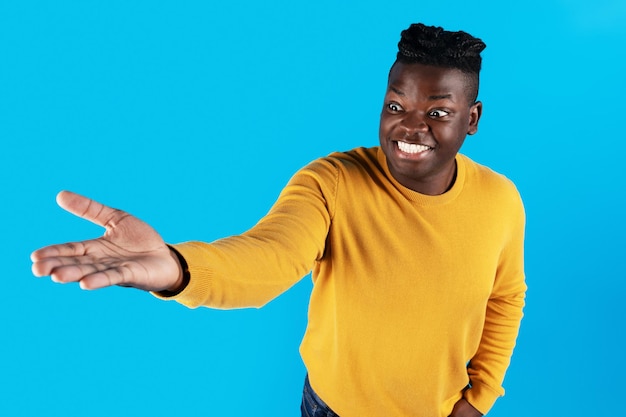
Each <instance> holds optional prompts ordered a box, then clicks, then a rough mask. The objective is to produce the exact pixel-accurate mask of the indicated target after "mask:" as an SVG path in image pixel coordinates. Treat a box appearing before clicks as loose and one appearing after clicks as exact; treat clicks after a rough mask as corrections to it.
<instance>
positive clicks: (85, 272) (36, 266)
mask: <svg viewBox="0 0 626 417" xmlns="http://www.w3.org/2000/svg"><path fill="white" fill-rule="evenodd" d="M57 203H58V204H59V206H61V207H62V208H63V209H65V210H67V211H69V212H70V213H72V214H74V215H76V216H78V217H82V218H83V219H86V220H89V221H90V222H93V223H95V224H97V225H100V226H102V227H104V228H105V229H106V231H105V233H104V235H103V236H102V237H100V238H97V239H93V240H87V241H82V242H72V243H63V244H59V245H52V246H47V247H44V248H41V249H39V250H36V251H35V252H33V253H32V255H31V260H32V261H33V266H32V270H33V274H35V276H46V275H50V277H51V278H52V280H53V281H55V282H60V283H68V282H78V283H79V284H80V286H81V288H83V289H89V290H91V289H97V288H103V287H108V286H112V285H120V286H125V287H134V288H139V289H142V290H147V291H177V290H179V289H180V287H181V286H182V285H183V273H182V269H181V266H180V263H179V261H178V259H177V257H176V255H175V254H174V253H172V251H171V250H170V248H169V247H168V246H167V245H166V244H165V242H164V241H163V239H162V238H161V236H159V234H158V233H157V232H156V231H155V230H154V229H153V228H152V227H150V226H149V225H148V224H146V223H144V222H143V221H141V220H139V219H138V218H136V217H133V216H131V215H130V214H128V213H126V212H123V211H121V210H117V209H113V208H111V207H107V206H105V205H103V204H100V203H98V202H96V201H94V200H91V199H89V198H86V197H83V196H80V195H78V194H74V193H71V192H68V191H62V192H60V193H59V194H58V195H57Z"/></svg>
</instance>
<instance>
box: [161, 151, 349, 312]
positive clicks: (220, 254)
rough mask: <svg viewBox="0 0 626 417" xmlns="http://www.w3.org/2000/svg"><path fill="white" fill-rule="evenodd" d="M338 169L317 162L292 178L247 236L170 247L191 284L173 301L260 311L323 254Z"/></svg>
mask: <svg viewBox="0 0 626 417" xmlns="http://www.w3.org/2000/svg"><path fill="white" fill-rule="evenodd" d="M336 181H337V169H336V167H335V166H333V165H332V163H330V162H329V161H328V160H318V161H315V162H313V163H311V164H310V165H308V166H307V167H305V168H303V169H302V170H300V171H299V172H298V173H296V174H295V175H294V176H293V178H292V179H291V180H290V181H289V183H288V184H287V186H286V187H285V188H284V189H283V191H282V192H281V194H280V196H279V197H278V200H277V201H276V203H275V204H274V206H273V207H272V208H271V210H270V211H269V213H268V214H267V215H266V216H265V217H263V218H262V219H261V220H260V221H259V222H258V223H257V224H256V225H255V226H254V227H253V228H252V229H250V230H248V231H247V232H245V233H243V234H241V235H238V236H231V237H228V238H224V239H220V240H217V241H215V242H213V243H203V242H186V243H180V244H176V245H173V246H174V247H175V249H176V250H177V251H178V252H179V253H180V254H181V255H182V256H183V257H184V259H185V260H186V262H187V264H188V267H189V273H190V281H189V284H188V285H187V287H186V288H185V289H184V290H183V291H182V292H180V293H179V294H177V295H176V296H174V297H163V296H162V295H160V294H155V295H156V296H157V297H159V298H166V299H173V300H176V301H178V302H180V303H181V304H184V305H186V306H188V307H190V308H195V307H199V306H207V307H212V308H221V309H232V308H244V307H261V306H263V305H265V304H266V303H268V302H269V301H271V300H272V299H274V298H275V297H277V296H278V295H280V294H281V293H283V292H284V291H286V290H287V289H288V288H290V287H291V286H292V285H294V284H295V283H296V282H297V281H298V280H299V279H301V278H302V277H303V276H304V275H306V274H307V273H308V272H310V270H311V268H312V267H313V265H314V263H315V262H316V261H317V260H319V259H320V258H321V257H322V256H323V253H324V247H325V241H326V235H327V234H328V229H329V227H330V222H331V217H332V205H333V198H334V193H335V189H336Z"/></svg>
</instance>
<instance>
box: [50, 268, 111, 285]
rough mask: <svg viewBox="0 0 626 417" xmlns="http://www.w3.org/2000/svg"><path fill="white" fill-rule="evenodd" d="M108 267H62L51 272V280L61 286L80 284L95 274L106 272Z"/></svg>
mask: <svg viewBox="0 0 626 417" xmlns="http://www.w3.org/2000/svg"><path fill="white" fill-rule="evenodd" d="M106 268H107V267H106V266H104V265H97V264H85V265H62V266H58V267H56V268H54V269H53V270H52V271H50V279H51V280H52V281H54V282H58V283H60V284H65V283H68V282H78V281H80V280H82V279H84V278H85V277H86V276H89V275H91V274H94V273H98V272H100V271H102V270H106Z"/></svg>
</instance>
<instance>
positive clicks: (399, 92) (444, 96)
mask: <svg viewBox="0 0 626 417" xmlns="http://www.w3.org/2000/svg"><path fill="white" fill-rule="evenodd" d="M389 89H390V90H391V91H393V92H394V93H396V94H397V95H399V96H402V97H405V96H406V94H404V92H403V91H402V90H399V89H397V88H396V87H394V86H389ZM445 99H449V100H452V94H450V93H446V94H436V95H433V96H428V100H429V101H435V100H445Z"/></svg>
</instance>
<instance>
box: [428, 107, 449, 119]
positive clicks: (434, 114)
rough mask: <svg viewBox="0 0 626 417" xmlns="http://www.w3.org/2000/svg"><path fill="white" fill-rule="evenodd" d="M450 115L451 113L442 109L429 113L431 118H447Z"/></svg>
mask: <svg viewBox="0 0 626 417" xmlns="http://www.w3.org/2000/svg"><path fill="white" fill-rule="evenodd" d="M449 114H450V112H447V111H445V110H441V109H436V110H431V111H429V112H428V115H429V116H430V117H434V118H440V117H445V116H447V115H449Z"/></svg>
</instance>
